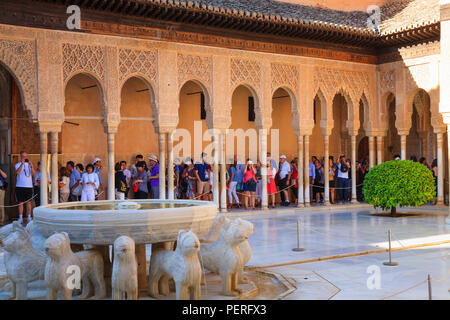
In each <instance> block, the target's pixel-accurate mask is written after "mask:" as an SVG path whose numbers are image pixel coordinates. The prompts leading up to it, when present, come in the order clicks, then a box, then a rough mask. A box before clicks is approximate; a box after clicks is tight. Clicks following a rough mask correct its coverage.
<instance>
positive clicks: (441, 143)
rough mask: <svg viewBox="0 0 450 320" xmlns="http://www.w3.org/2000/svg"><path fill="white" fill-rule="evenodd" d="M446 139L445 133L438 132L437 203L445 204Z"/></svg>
mask: <svg viewBox="0 0 450 320" xmlns="http://www.w3.org/2000/svg"><path fill="white" fill-rule="evenodd" d="M443 149H444V139H443V134H442V133H438V134H437V162H438V163H437V165H438V185H437V203H438V204H441V205H442V204H444V161H443V160H444V159H443Z"/></svg>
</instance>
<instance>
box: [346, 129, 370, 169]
mask: <svg viewBox="0 0 450 320" xmlns="http://www.w3.org/2000/svg"><path fill="white" fill-rule="evenodd" d="M355 141H356V140H355ZM352 148H353V147H352ZM355 150H356V142H355ZM355 157H356V152H355ZM352 158H354V157H353V155H352ZM352 160H353V159H352ZM374 166H375V139H374V137H373V136H369V167H370V168H372V167H374Z"/></svg>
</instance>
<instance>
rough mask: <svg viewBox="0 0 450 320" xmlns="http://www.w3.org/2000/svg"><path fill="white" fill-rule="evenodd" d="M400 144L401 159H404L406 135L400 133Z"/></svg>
mask: <svg viewBox="0 0 450 320" xmlns="http://www.w3.org/2000/svg"><path fill="white" fill-rule="evenodd" d="M400 145H401V150H402V152H401V159H402V160H406V135H405V134H402V135H401V136H400Z"/></svg>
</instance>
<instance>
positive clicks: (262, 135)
mask: <svg viewBox="0 0 450 320" xmlns="http://www.w3.org/2000/svg"><path fill="white" fill-rule="evenodd" d="M259 160H260V161H261V167H262V168H261V209H263V210H265V209H268V201H267V200H268V196H267V129H259Z"/></svg>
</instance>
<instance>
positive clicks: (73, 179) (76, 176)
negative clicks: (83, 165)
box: [66, 161, 81, 201]
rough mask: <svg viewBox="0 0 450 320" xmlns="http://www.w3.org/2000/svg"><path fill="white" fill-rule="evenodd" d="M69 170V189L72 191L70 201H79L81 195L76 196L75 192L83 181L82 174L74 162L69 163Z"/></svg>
mask: <svg viewBox="0 0 450 320" xmlns="http://www.w3.org/2000/svg"><path fill="white" fill-rule="evenodd" d="M66 168H67V170H68V171H69V172H70V176H69V189H70V196H69V201H78V197H79V196H80V195H75V194H74V191H75V189H77V187H78V186H79V184H80V180H81V173H80V172H79V171H78V170H77V169H75V164H74V163H73V161H68V162H67V164H66Z"/></svg>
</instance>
